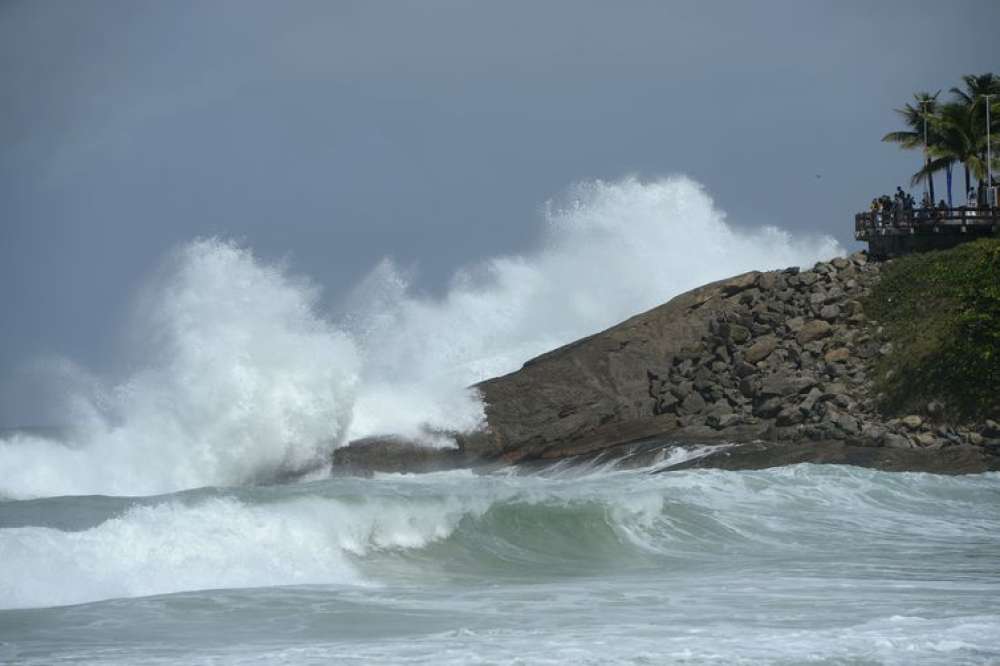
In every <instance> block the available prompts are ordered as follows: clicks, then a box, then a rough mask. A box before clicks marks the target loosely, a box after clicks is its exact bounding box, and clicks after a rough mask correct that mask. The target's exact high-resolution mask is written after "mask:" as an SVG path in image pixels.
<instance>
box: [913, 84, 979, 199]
mask: <svg viewBox="0 0 1000 666" xmlns="http://www.w3.org/2000/svg"><path fill="white" fill-rule="evenodd" d="M931 123H932V124H933V127H934V143H933V145H931V147H930V150H929V151H928V152H929V153H930V157H931V159H930V160H929V161H928V162H927V164H926V165H924V168H923V169H921V170H920V171H918V172H917V173H915V174H913V181H912V182H913V183H914V184H916V183H919V182H921V181H923V180H924V179H925V178H928V177H930V176H931V174H933V173H934V172H935V171H940V170H941V169H947V168H950V167H951V166H952V165H954V164H956V163H961V164H962V165H963V166H964V167H965V191H966V192H967V191H968V190H969V189H971V188H972V183H971V178H970V175H976V176H977V177H979V174H980V173H982V172H984V167H985V161H984V160H980V156H979V137H978V136H977V135H976V133H975V128H974V126H973V125H974V123H973V122H972V108H971V107H969V106H967V105H966V104H964V103H963V102H949V103H948V104H942V105H941V106H940V107H939V109H938V112H937V114H936V115H935V116H934V118H932V119H931ZM970 172H971V173H970ZM949 198H950V193H949Z"/></svg>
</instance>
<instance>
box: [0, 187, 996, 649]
mask: <svg viewBox="0 0 1000 666" xmlns="http://www.w3.org/2000/svg"><path fill="white" fill-rule="evenodd" d="M545 223H546V224H545V227H544V229H543V230H541V232H540V238H539V240H538V242H537V243H536V244H535V245H534V246H533V247H531V248H529V249H527V250H525V251H524V252H523V253H521V254H511V255H503V256H497V257H494V258H491V259H488V260H484V261H481V262H479V263H476V264H474V265H471V266H468V267H465V268H463V269H461V270H459V271H457V272H456V274H455V277H454V279H453V280H452V282H451V283H450V284H449V285H448V286H447V288H446V289H445V291H444V293H440V294H436V295H435V294H429V293H427V292H424V291H422V290H421V289H420V288H417V287H415V286H414V283H413V282H412V280H411V279H410V278H409V277H408V276H407V274H406V271H403V270H401V269H400V268H399V267H397V266H395V265H394V264H393V263H392V262H391V261H384V262H382V263H380V264H379V265H377V266H376V267H374V268H373V269H372V271H371V273H370V274H369V275H368V276H367V277H365V278H364V279H362V280H361V281H359V282H358V284H356V285H352V286H350V287H349V288H348V289H347V293H344V291H343V290H339V291H336V295H335V296H333V297H326V296H324V295H323V294H322V293H321V290H320V288H319V287H318V285H316V284H315V283H313V282H311V281H310V280H308V279H307V278H305V277H303V276H300V275H296V274H295V273H294V272H292V271H291V269H290V265H289V263H288V262H278V263H269V262H267V261H264V260H262V259H261V258H260V257H257V256H255V255H254V253H253V251H252V250H251V249H249V248H247V247H245V246H242V245H240V244H239V243H236V242H233V241H231V240H227V239H218V238H203V239H196V240H193V241H191V242H190V243H187V244H185V245H182V246H180V247H178V248H176V249H175V250H174V251H172V252H170V253H168V254H167V256H166V257H165V258H164V261H163V264H162V265H161V266H160V267H158V268H157V269H156V270H155V271H153V274H152V275H151V276H150V278H149V280H148V281H147V282H146V283H144V284H143V285H141V286H140V288H138V289H137V292H136V295H135V307H134V312H132V313H131V314H130V317H129V318H128V320H127V321H126V322H124V323H123V326H122V331H121V335H120V336H118V337H120V339H121V340H122V343H121V349H118V348H116V352H118V353H117V354H116V362H115V363H114V364H113V365H114V367H113V368H101V369H97V370H95V369H90V368H87V367H84V366H83V365H81V364H80V363H77V362H74V361H73V360H71V359H60V358H56V359H51V358H50V359H44V360H42V361H36V362H34V365H32V366H31V368H32V370H33V371H34V373H35V374H34V375H33V383H32V386H35V385H36V384H37V385H38V386H46V387H48V388H47V390H46V391H44V392H43V394H42V395H41V397H38V398H37V400H35V399H32V400H27V399H26V400H25V402H26V403H31V404H32V405H37V406H38V407H39V409H40V414H38V415H34V416H33V417H32V418H31V419H30V420H29V417H28V416H24V419H25V420H26V422H32V423H50V424H57V425H58V426H59V427H58V428H49V429H34V430H24V429H20V430H5V431H3V432H2V433H0V663H3V664H6V663H13V664H40V665H41V664H44V665H46V666H49V665H53V664H71V663H80V664H213V665H214V664H329V663H336V664H352V663H378V664H382V663H403V664H405V663H417V664H435V665H439V664H545V663H557V664H577V663H593V664H606V663H625V664H661V663H668V664H669V663H678V664H727V665H728V664H739V663H753V664H758V663H772V664H799V663H819V664H914V663H942V664H956V663H958V664H961V663H969V664H982V663H990V662H995V663H1000V647H998V645H1000V640H998V639H997V637H998V636H1000V603H998V602H997V599H998V598H1000V594H998V593H1000V547H998V546H1000V511H998V507H1000V476H998V475H996V474H986V475H980V476H968V477H944V476H930V475H923V474H889V473H881V472H875V471H870V470H864V469H854V468H849V467H832V466H831V467H822V466H811V465H800V466H793V467H785V468H778V469H772V470H767V471H754V472H728V471H712V470H690V471H666V472H662V473H660V469H661V468H662V467H663V466H664V465H666V464H667V463H668V462H670V460H675V459H676V458H671V459H668V460H665V461H661V463H660V466H659V467H657V466H654V467H652V468H646V469H636V470H620V469H617V468H615V467H614V466H613V465H607V464H605V465H597V466H593V465H592V466H590V467H572V468H571V467H566V466H557V467H554V468H550V469H548V470H534V471H532V472H530V473H528V472H525V471H516V470H511V469H505V470H494V471H492V472H491V473H489V474H482V475H478V474H474V473H472V472H470V471H455V472H447V473H438V474H428V475H422V476H421V475H416V476H408V475H386V476H376V477H375V478H370V479H362V478H348V477H342V476H338V475H337V474H336V473H335V472H336V470H333V472H334V473H331V470H330V456H331V453H332V451H333V450H334V449H335V448H336V447H338V446H342V445H344V444H346V443H347V442H349V441H351V440H353V439H356V438H359V437H365V436H369V435H378V434H385V433H397V434H402V435H406V436H410V437H415V438H418V439H423V440H424V441H425V443H427V444H430V445H442V444H444V443H445V442H442V441H439V438H438V435H436V434H435V433H440V432H444V431H461V430H465V429H468V428H472V427H478V426H480V425H481V424H482V423H483V406H482V404H481V403H480V401H479V400H478V398H477V396H476V395H475V392H474V391H470V390H469V389H468V387H469V386H470V385H472V384H474V383H475V382H478V381H481V380H483V379H486V378H488V377H491V376H496V375H499V374H503V373H506V372H510V371H513V370H516V369H517V368H518V367H519V366H520V364H521V363H523V362H524V361H525V360H526V359H528V358H531V357H532V356H534V355H537V354H540V353H542V352H545V351H547V350H549V349H552V348H554V347H556V346H558V345H561V344H565V343H567V342H570V341H572V340H574V339H576V338H579V337H581V336H584V335H588V334H590V333H593V332H595V331H598V330H601V329H602V328H605V327H607V326H611V325H613V324H615V323H616V322H618V321H621V320H622V319H625V318H626V317H628V316H631V315H633V314H635V313H637V312H641V311H643V310H644V309H648V308H651V307H653V306H655V305H658V304H659V303H662V302H664V301H666V300H667V299H669V298H671V297H672V296H675V295H677V294H678V293H680V292H682V291H684V290H686V289H690V288H693V287H695V286H698V285H700V284H703V283H705V282H709V281H712V280H717V279H721V278H725V277H728V276H731V275H734V274H737V273H740V272H742V271H747V270H751V269H760V270H764V269H769V268H782V267H785V266H788V265H810V264H811V263H812V262H814V261H816V260H819V259H829V258H830V257H831V256H834V255H838V254H843V253H844V250H843V248H841V247H840V246H839V245H838V244H837V243H836V242H835V241H834V240H833V239H830V238H823V237H811V238H810V237H804V238H793V237H792V236H791V235H790V234H788V233H787V232H783V231H781V230H779V229H776V228H774V227H761V228H754V229H748V228H735V227H732V226H730V225H729V224H728V223H727V222H726V220H725V216H724V214H723V213H722V212H721V211H718V210H717V209H716V208H715V206H714V204H713V202H712V201H711V199H710V197H709V196H708V194H707V193H706V192H705V190H704V188H702V187H701V186H700V185H698V184H697V183H695V182H693V181H691V180H689V179H687V178H683V177H677V178H670V179H662V180H658V181H649V182H643V181H639V180H638V179H635V178H630V179H624V180H622V181H618V182H601V181H596V182H591V183H583V184H580V185H578V186H576V187H574V188H571V190H570V191H569V192H568V193H566V195H565V197H564V200H563V201H560V202H557V203H551V202H550V204H549V205H547V206H546V209H545ZM598 267H599V268H598ZM416 284H417V285H418V286H419V282H417V283H416ZM26 386H27V385H26ZM4 425H5V426H6V425H19V424H4ZM696 453H697V451H695V450H691V451H688V453H687V454H685V455H696Z"/></svg>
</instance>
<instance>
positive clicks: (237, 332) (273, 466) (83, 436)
mask: <svg viewBox="0 0 1000 666" xmlns="http://www.w3.org/2000/svg"><path fill="white" fill-rule="evenodd" d="M316 295H317V291H316V289H315V287H313V286H311V285H309V284H308V283H306V282H304V281H301V280H295V279H292V278H290V277H289V276H288V275H287V274H286V273H285V272H284V271H283V270H282V269H281V268H279V267H274V266H267V265H262V264H261V263H260V262H258V261H256V260H255V259H254V257H253V255H252V254H251V253H250V252H249V251H248V250H246V249H242V248H240V247H238V246H236V245H235V244H232V243H227V242H222V241H218V240H198V241H195V242H193V243H190V244H189V245H187V246H185V247H183V248H181V249H180V250H179V251H177V252H176V253H175V254H174V255H172V256H171V257H169V258H168V260H167V261H166V262H165V265H164V267H163V268H162V270H161V272H160V274H159V275H157V276H156V277H155V278H154V279H153V280H152V282H151V284H150V285H148V287H147V288H146V290H145V291H144V293H143V297H142V298H141V300H140V305H139V308H138V314H137V318H136V324H135V327H134V330H133V332H132V333H133V337H135V338H136V339H138V340H140V353H141V355H142V357H143V358H142V361H141V363H140V364H139V366H138V368H137V369H136V370H135V371H134V372H133V373H131V374H130V375H129V376H127V377H126V378H125V379H124V380H123V381H119V382H114V383H111V386H109V387H106V388H98V389H96V390H94V389H93V384H94V383H92V388H91V390H89V391H77V392H75V393H72V394H71V395H70V398H69V400H68V403H69V404H68V407H67V410H68V413H67V417H68V419H69V420H70V422H71V425H72V429H71V432H70V434H69V438H70V441H69V442H67V443H60V442H53V441H48V440H45V439H41V438H39V437H34V436H28V435H21V436H15V437H13V438H11V439H8V440H6V441H0V471H2V476H0V494H5V495H9V496H14V497H23V496H35V495H60V494H97V493H102V494H155V493H162V492H168V491H172V490H177V489H180V488H190V487H196V486H203V485H208V484H237V483H244V482H248V481H253V480H255V479H259V478H268V477H270V476H272V475H274V474H276V473H279V472H281V471H287V470H300V469H306V468H309V467H310V466H313V465H316V464H317V463H319V462H320V461H322V460H324V459H325V453H326V452H327V451H328V449H329V446H330V444H329V442H330V441H339V440H340V439H342V438H343V435H344V433H345V431H346V428H347V426H348V423H349V420H350V416H351V404H352V401H353V395H354V392H355V389H356V383H357V372H358V367H359V366H358V354H357V351H356V347H355V345H354V343H353V342H352V341H351V339H350V338H349V337H348V336H347V335H345V334H344V333H342V332H340V331H338V330H336V329H335V328H334V327H333V326H332V325H330V324H329V323H327V322H326V321H324V320H323V319H322V318H320V317H318V316H317V315H316V314H315V311H314V303H315V298H316ZM74 384H75V385H77V386H78V385H80V384H81V382H74Z"/></svg>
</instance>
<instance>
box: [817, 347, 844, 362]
mask: <svg viewBox="0 0 1000 666" xmlns="http://www.w3.org/2000/svg"><path fill="white" fill-rule="evenodd" d="M849 358H851V350H850V349H848V348H847V347H837V348H835V349H831V350H830V351H828V352H827V353H826V354H824V355H823V360H824V361H826V362H827V363H841V362H843V361H846V360H847V359H849Z"/></svg>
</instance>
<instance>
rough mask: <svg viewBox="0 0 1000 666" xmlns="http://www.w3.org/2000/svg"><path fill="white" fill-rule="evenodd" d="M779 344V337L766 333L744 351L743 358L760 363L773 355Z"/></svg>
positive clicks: (749, 361) (748, 361)
mask: <svg viewBox="0 0 1000 666" xmlns="http://www.w3.org/2000/svg"><path fill="white" fill-rule="evenodd" d="M777 346H778V338H776V337H775V336H773V335H765V336H764V337H762V338H760V339H759V340H757V341H756V342H754V343H753V344H752V345H750V347H749V349H747V350H746V351H745V352H743V360H744V361H746V362H747V363H759V362H760V361H763V360H764V359H765V358H767V357H768V356H770V355H771V352H773V351H774V350H775V349H776V348H777Z"/></svg>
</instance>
